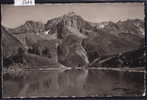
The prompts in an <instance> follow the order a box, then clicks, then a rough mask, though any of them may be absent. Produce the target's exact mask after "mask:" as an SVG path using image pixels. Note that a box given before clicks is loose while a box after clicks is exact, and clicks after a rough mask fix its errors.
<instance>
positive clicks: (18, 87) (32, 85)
mask: <svg viewBox="0 0 147 100" xmlns="http://www.w3.org/2000/svg"><path fill="white" fill-rule="evenodd" d="M143 92H144V72H128V71H115V70H99V69H67V70H57V69H56V70H25V71H24V72H23V77H15V78H14V77H13V78H12V77H11V76H9V75H8V76H5V77H4V82H3V97H58V96H78V97H82V96H84V97H85V96H138V95H139V96H142V94H143Z"/></svg>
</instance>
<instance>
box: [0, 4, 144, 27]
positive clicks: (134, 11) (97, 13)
mask: <svg viewBox="0 0 147 100" xmlns="http://www.w3.org/2000/svg"><path fill="white" fill-rule="evenodd" d="M72 11H74V12H75V13H76V14H77V15H80V16H82V17H83V18H84V19H85V20H87V21H90V22H94V23H98V22H103V21H114V22H116V21H119V20H126V19H136V18H137V19H144V17H145V16H144V4H143V3H74V4H68V3H67V4H36V5H35V6H14V5H12V4H5V5H4V4H3V5H1V16H2V25H4V26H6V27H9V28H15V27H18V26H20V25H22V24H24V23H25V22H26V21H27V20H33V21H40V22H43V23H46V22H47V21H48V20H50V19H52V18H55V17H58V16H62V15H64V14H67V13H68V12H72Z"/></svg>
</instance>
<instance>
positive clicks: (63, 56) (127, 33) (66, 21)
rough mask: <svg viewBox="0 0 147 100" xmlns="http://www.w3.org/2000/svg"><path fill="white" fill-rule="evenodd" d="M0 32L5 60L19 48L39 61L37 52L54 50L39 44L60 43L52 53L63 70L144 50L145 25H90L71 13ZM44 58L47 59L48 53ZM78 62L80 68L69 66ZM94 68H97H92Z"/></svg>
mask: <svg viewBox="0 0 147 100" xmlns="http://www.w3.org/2000/svg"><path fill="white" fill-rule="evenodd" d="M1 30H2V47H3V51H4V53H3V56H4V58H9V57H11V56H15V54H17V53H18V52H17V51H18V48H22V49H23V50H24V51H25V52H27V53H28V54H29V53H32V52H30V51H31V50H34V49H35V50H36V53H34V52H33V54H34V55H39V56H41V57H42V56H44V55H43V54H42V53H40V52H45V50H47V51H50V50H51V49H52V48H53V47H52V46H47V45H46V44H45V43H44V42H43V41H42V40H46V41H52V40H59V42H58V43H57V44H58V46H57V45H56V44H54V43H53V46H55V48H56V49H54V51H55V52H56V53H57V55H58V56H59V57H58V61H59V62H60V61H61V63H62V64H63V65H65V66H70V65H72V66H83V65H84V64H87V63H91V62H93V61H94V60H95V59H97V58H98V57H107V56H110V55H113V56H114V55H119V54H122V55H123V54H124V55H126V54H127V53H129V54H130V56H132V55H134V53H130V52H131V51H132V52H134V51H137V50H140V49H141V50H142V48H144V34H145V33H144V21H143V20H140V19H128V20H126V21H118V22H116V23H114V22H111V21H109V22H101V23H92V22H88V21H86V20H84V19H83V18H82V17H81V16H79V15H76V14H75V13H74V12H70V13H68V14H65V15H63V16H60V17H57V18H54V19H51V20H49V21H48V22H47V23H46V24H43V23H41V22H35V21H27V22H26V23H25V24H24V25H21V26H19V27H17V28H14V29H11V28H5V27H4V26H2V27H1ZM70 36H71V37H70ZM38 41H40V42H41V41H42V42H41V43H40V44H42V46H41V48H35V46H34V45H37V44H38ZM48 45H51V44H48ZM58 47H59V48H60V50H59V51H58V49H59V48H58ZM71 48H76V49H75V53H71V50H73V49H71ZM37 52H38V53H37ZM72 52H74V51H72ZM142 53H143V52H141V54H142ZM46 54H47V55H49V53H47V52H46ZM73 55H74V56H73ZM127 55H128V54H127ZM69 58H70V59H69ZM77 58H78V59H79V62H82V65H81V63H79V62H78V61H75V62H76V64H75V62H74V64H72V63H73V62H72V63H71V61H73V59H77ZM31 59H32V58H31ZM87 59H88V61H87ZM131 59H132V58H131ZM128 60H129V59H128ZM134 61H135V60H134ZM65 62H66V63H65ZM77 62H78V63H77ZM112 62H113V61H112ZM105 63H106V62H105ZM130 65H131V64H130ZM94 66H97V65H95V64H94ZM133 66H135V65H133Z"/></svg>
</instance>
